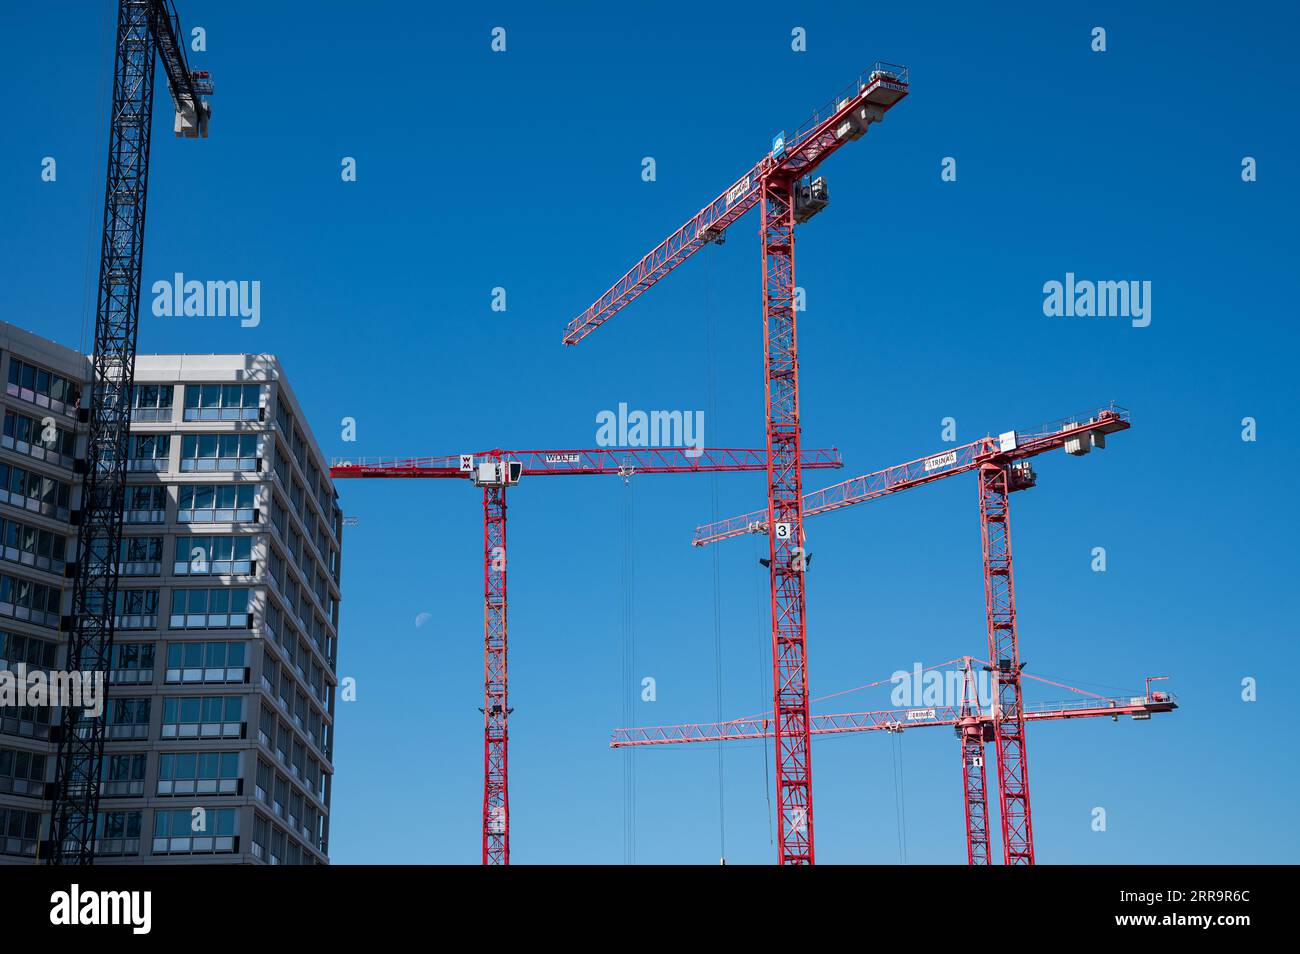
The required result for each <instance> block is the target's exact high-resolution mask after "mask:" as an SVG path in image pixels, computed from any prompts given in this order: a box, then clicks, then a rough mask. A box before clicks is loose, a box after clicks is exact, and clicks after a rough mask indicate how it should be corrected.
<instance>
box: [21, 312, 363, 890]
mask: <svg viewBox="0 0 1300 954" xmlns="http://www.w3.org/2000/svg"><path fill="white" fill-rule="evenodd" d="M89 375H90V362H89V360H88V359H87V358H86V357H85V356H84V355H81V354H79V353H78V352H76V351H74V350H71V349H68V348H65V347H62V346H60V345H57V344H55V343H53V342H50V341H47V340H45V339H42V338H40V337H38V336H36V335H33V334H31V333H29V332H26V331H24V330H22V329H20V328H16V327H15V326H13V325H8V324H5V323H2V322H0V381H4V382H5V389H4V392H3V395H0V402H2V403H3V407H4V414H5V420H4V433H3V437H2V438H0V668H4V669H10V670H13V671H17V667H18V666H19V665H20V664H21V665H23V666H26V667H27V668H28V670H30V669H34V668H40V669H46V670H56V669H61V668H66V666H65V653H66V648H65V643H66V633H65V632H64V630H63V629H61V627H64V628H66V627H67V626H68V625H69V620H68V618H67V616H66V614H67V613H68V612H69V607H70V605H71V590H72V579H71V578H70V576H71V575H72V572H73V571H72V569H71V568H70V564H72V563H73V561H75V559H76V546H77V538H76V529H75V520H76V507H77V504H78V501H79V496H80V492H81V488H80V477H79V475H78V473H79V472H78V465H77V461H78V458H79V457H81V456H84V454H85V436H84V433H83V431H84V427H82V426H79V424H78V416H77V404H78V400H79V398H80V397H81V396H82V395H83V394H85V393H88V391H89V387H88V384H87V381H88V378H89ZM127 470H128V478H127V491H126V501H125V512H124V515H123V516H124V524H123V540H122V547H121V552H120V554H119V556H118V559H119V572H120V582H119V589H118V600H119V602H118V606H117V609H116V614H115V615H116V619H115V636H114V647H113V657H112V660H113V661H112V668H111V672H110V673H109V676H108V680H109V682H108V701H107V708H106V710H105V715H106V722H107V729H106V737H107V743H106V751H105V759H104V775H103V784H102V796H101V802H100V816H99V822H98V824H99V829H98V835H99V837H98V841H97V861H98V862H99V863H103V864H111V863H133V862H134V863H147V864H159V863H187V862H189V863H194V862H198V863H207V864H210V863H213V862H231V863H267V864H325V863H327V862H328V845H329V805H330V787H331V780H332V776H333V772H334V766H333V743H334V696H335V687H336V685H337V678H336V675H335V667H336V663H337V653H338V611H339V597H340V591H339V568H340V560H341V542H342V540H341V537H342V516H341V513H340V510H339V506H338V499H337V495H336V493H335V490H334V487H333V483H332V482H331V480H330V477H329V468H328V464H327V462H326V459H325V458H324V456H323V455H322V454H321V452H320V449H319V447H317V445H316V442H315V440H314V438H313V437H312V434H311V431H310V429H309V428H308V427H307V425H306V421H305V418H304V415H303V413H302V410H301V408H300V407H299V405H298V403H297V400H296V399H295V398H294V395H293V391H292V389H291V388H290V387H289V383H288V381H287V380H286V378H285V376H284V372H283V369H282V368H281V366H280V363H279V361H278V360H277V359H276V358H275V357H274V356H273V355H140V356H139V357H138V358H137V362H136V387H135V397H134V407H133V410H132V422H131V437H130V446H129V448H128V465H127ZM58 725H59V713H58V710H57V709H52V708H49V707H23V706H7V707H3V708H0V864H3V863H23V862H27V863H31V862H32V861H34V860H36V859H37V857H38V856H39V853H40V851H41V842H42V840H43V839H45V838H47V837H48V833H49V815H50V803H49V802H48V801H46V800H45V799H46V796H47V795H48V794H50V787H51V786H50V783H52V782H53V781H54V778H55V768H56V766H55V761H56V755H57V745H56V744H55V743H54V742H53V741H52V740H51V736H52V728H53V729H54V730H55V738H57V734H56V732H57V727H58ZM196 809H201V810H202V811H196Z"/></svg>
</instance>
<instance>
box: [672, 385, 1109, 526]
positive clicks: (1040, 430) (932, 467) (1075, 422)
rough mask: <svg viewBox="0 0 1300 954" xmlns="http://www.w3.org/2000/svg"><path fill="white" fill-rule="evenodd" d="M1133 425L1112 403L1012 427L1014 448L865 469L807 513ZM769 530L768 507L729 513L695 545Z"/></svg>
mask: <svg viewBox="0 0 1300 954" xmlns="http://www.w3.org/2000/svg"><path fill="white" fill-rule="evenodd" d="M1130 426H1131V424H1130V416H1129V412H1128V411H1127V410H1126V409H1125V408H1122V407H1120V406H1119V405H1117V404H1107V405H1104V406H1103V407H1100V408H1097V409H1096V410H1093V411H1089V412H1087V413H1086V414H1081V415H1077V416H1075V417H1072V418H1066V419H1065V420H1062V421H1055V422H1053V423H1051V424H1040V425H1038V426H1037V427H1034V428H1030V429H1029V430H1026V431H1010V432H1008V434H1013V435H1014V436H1015V447H1014V448H1011V449H1009V450H1002V449H1001V447H1002V445H1001V438H998V437H981V438H980V439H979V440H976V441H972V442H971V443H969V444H964V445H962V446H961V447H956V448H953V449H952V450H949V451H941V452H939V453H937V454H931V455H929V456H928V457H918V458H917V459H916V460H911V461H908V462H907V463H905V464H897V465H895V466H893V467H886V468H885V469H884V470H878V471H875V472H874V473H870V474H864V475H863V476H861V477H854V478H852V479H850V480H846V481H843V482H841V483H838V484H834V485H832V486H830V487H824V488H822V489H821V490H814V491H812V492H811V493H808V494H805V495H804V498H803V513H804V516H805V517H815V516H817V515H818V514H823V513H830V512H831V511H832V510H840V509H842V508H844V507H851V506H853V505H854V504H860V503H866V502H867V501H870V500H876V499H878V498H880V497H885V496H888V495H889V494H894V493H899V492H900V491H904V490H911V489H912V488H914V487H922V486H924V485H925V484H929V483H933V482H934V481H936V480H942V479H943V478H945V477H953V476H956V475H957V474H965V473H969V472H970V471H972V470H978V469H979V468H980V467H981V466H982V465H984V464H986V463H988V462H989V461H991V460H994V459H1001V460H1007V461H1017V460H1025V459H1027V458H1030V457H1036V456H1037V455H1039V454H1046V453H1048V452H1049V451H1053V450H1059V449H1061V448H1062V447H1064V446H1065V444H1066V441H1069V440H1072V439H1080V438H1084V437H1087V436H1089V435H1091V434H1092V433H1094V432H1095V433H1098V434H1101V435H1106V434H1113V433H1115V432H1117V431H1123V430H1127V429H1128V428H1129V427H1130ZM765 532H767V513H766V511H763V510H755V511H751V512H750V513H747V514H742V515H741V516H739V517H729V518H727V519H726V520H719V521H717V522H716V523H710V524H705V525H703V526H701V527H698V528H696V530H695V538H694V539H693V540H692V541H691V543H692V544H693V545H694V546H697V547H702V546H707V545H709V544H710V543H717V542H719V541H721V540H729V539H731V538H732V537H739V536H744V535H745V534H747V533H765Z"/></svg>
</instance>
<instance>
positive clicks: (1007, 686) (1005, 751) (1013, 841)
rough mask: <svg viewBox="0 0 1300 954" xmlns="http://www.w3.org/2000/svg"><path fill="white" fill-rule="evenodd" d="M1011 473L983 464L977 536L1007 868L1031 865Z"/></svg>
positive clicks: (1000, 814) (1027, 771)
mask: <svg viewBox="0 0 1300 954" xmlns="http://www.w3.org/2000/svg"><path fill="white" fill-rule="evenodd" d="M1010 484H1011V472H1010V470H1009V469H1008V467H1007V466H1006V465H1004V464H998V463H991V464H985V465H983V466H982V467H981V468H980V472H979V495H980V533H981V536H982V538H983V543H984V602H985V607H986V610H987V616H988V637H989V662H990V664H991V668H992V670H993V671H992V681H993V687H994V688H993V733H994V735H993V741H994V743H995V745H996V746H997V762H998V795H999V809H1000V810H999V813H998V814H999V816H1000V819H1001V824H1002V858H1003V862H1004V863H1005V864H1008V865H1032V864H1033V863H1034V828H1033V821H1032V819H1031V817H1030V810H1029V759H1028V753H1027V752H1026V751H1025V715H1024V700H1023V697H1022V695H1021V688H1020V646H1019V640H1018V638H1017V635H1016V591H1015V579H1014V574H1013V571H1012V565H1011V511H1010V508H1009V506H1008V495H1009V493H1010V491H1011V486H1010Z"/></svg>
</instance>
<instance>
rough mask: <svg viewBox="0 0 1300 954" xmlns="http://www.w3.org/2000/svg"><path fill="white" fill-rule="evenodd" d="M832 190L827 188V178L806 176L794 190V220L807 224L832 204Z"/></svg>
mask: <svg viewBox="0 0 1300 954" xmlns="http://www.w3.org/2000/svg"><path fill="white" fill-rule="evenodd" d="M830 201H831V194H830V190H829V189H827V188H826V177H825V176H818V177H817V178H816V179H813V178H812V177H811V176H804V177H803V178H802V179H800V180H799V184H798V185H797V186H796V187H795V190H794V220H795V221H796V222H799V223H803V222H807V221H808V220H809V219H811V218H812V217H813V216H814V215H816V214H817V213H818V212H820V211H821V210H822V209H824V208H826V206H827V205H829V204H830Z"/></svg>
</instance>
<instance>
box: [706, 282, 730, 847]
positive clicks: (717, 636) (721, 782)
mask: <svg viewBox="0 0 1300 954" xmlns="http://www.w3.org/2000/svg"><path fill="white" fill-rule="evenodd" d="M704 319H705V327H706V329H707V335H706V337H707V354H706V360H705V364H706V365H707V366H708V389H709V395H708V406H709V425H710V426H711V427H715V428H716V427H717V426H718V351H717V340H718V335H717V322H716V320H715V317H714V314H713V303H712V298H711V296H710V294H709V265H708V261H707V259H706V261H705V265H704ZM709 506H710V508H711V511H712V517H713V519H714V520H717V519H718V475H717V474H712V475H710V479H709ZM717 549H718V548H715V552H714V554H713V567H712V569H713V581H712V582H713V695H714V712H715V714H716V717H717V718H718V719H719V720H721V719H722V594H721V588H722V583H721V581H722V559H721V554H720V553H718V552H716V551H717ZM725 752H726V747H725V746H723V744H722V743H721V742H719V743H718V853H719V855H718V856H719V857H720V858H721V859H722V863H723V864H726V863H727V781H726V765H725V762H724V753H725Z"/></svg>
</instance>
